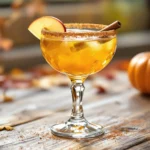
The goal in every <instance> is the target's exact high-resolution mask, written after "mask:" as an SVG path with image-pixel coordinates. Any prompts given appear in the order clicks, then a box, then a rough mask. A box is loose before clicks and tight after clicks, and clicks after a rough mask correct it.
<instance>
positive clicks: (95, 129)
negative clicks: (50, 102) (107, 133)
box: [51, 119, 104, 138]
mask: <svg viewBox="0 0 150 150" xmlns="http://www.w3.org/2000/svg"><path fill="white" fill-rule="evenodd" d="M51 132H52V134H54V135H56V136H60V137H65V138H94V137H97V136H100V135H102V134H104V131H103V127H102V126H100V125H95V124H92V123H89V122H87V121H86V120H85V119H83V120H72V119H69V120H68V121H67V122H66V123H61V124H56V125H53V126H52V127H51Z"/></svg>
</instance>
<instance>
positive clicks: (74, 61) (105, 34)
mask: <svg viewBox="0 0 150 150" xmlns="http://www.w3.org/2000/svg"><path fill="white" fill-rule="evenodd" d="M65 26H66V28H67V31H66V32H63V33H61V32H50V31H48V30H47V29H46V28H43V29H42V37H41V41H40V45H41V49H42V54H43V56H44V58H45V59H46V61H47V62H48V63H49V64H50V66H51V67H52V68H54V69H55V70H57V71H59V72H61V73H63V74H65V75H67V76H68V77H69V78H70V80H71V83H72V84H71V92H72V113H71V116H70V118H69V120H68V121H66V122H65V123H61V124H55V125H53V126H52V127H51V132H52V133H53V134H54V135H56V136H61V137H67V138H93V137H96V136H100V135H102V134H103V133H104V131H103V128H102V126H100V125H96V124H93V123H89V122H88V121H87V120H86V119H85V117H84V113H83V107H82V97H83V92H84V89H85V87H84V85H83V83H84V81H85V79H86V78H87V77H88V76H89V75H91V74H93V73H96V72H98V71H100V70H102V69H103V68H104V67H105V66H106V65H107V64H108V63H109V62H110V61H111V59H112V57H113V56H114V53H115V51H116V44H117V40H116V32H115V30H110V31H100V29H102V28H103V27H105V25H101V24H77V23H73V24H65ZM93 111H94V110H93Z"/></svg>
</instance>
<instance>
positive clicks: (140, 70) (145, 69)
mask: <svg viewBox="0 0 150 150" xmlns="http://www.w3.org/2000/svg"><path fill="white" fill-rule="evenodd" d="M128 77H129V80H130V82H131V84H132V85H133V86H134V87H135V88H136V89H138V90H139V91H141V92H142V93H146V94H150V52H143V53H139V54H137V55H136V56H134V57H133V58H132V59H131V61H130V63H129V67H128Z"/></svg>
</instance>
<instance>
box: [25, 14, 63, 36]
mask: <svg viewBox="0 0 150 150" xmlns="http://www.w3.org/2000/svg"><path fill="white" fill-rule="evenodd" d="M44 27H45V28H47V29H48V30H49V31H54V32H66V27H65V25H64V24H63V22H62V21H60V20H59V19H57V18H55V17H52V16H44V17H41V18H38V19H36V20H35V21H33V22H32V23H31V24H30V25H29V27H28V30H29V31H30V32H31V33H32V34H33V35H34V36H35V37H37V38H38V39H40V38H41V31H42V29H43V28H44Z"/></svg>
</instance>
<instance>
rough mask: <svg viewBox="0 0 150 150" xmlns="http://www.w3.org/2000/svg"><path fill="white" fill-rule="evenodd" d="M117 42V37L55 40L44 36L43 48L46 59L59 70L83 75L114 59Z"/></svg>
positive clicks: (42, 40) (95, 70)
mask: <svg viewBox="0 0 150 150" xmlns="http://www.w3.org/2000/svg"><path fill="white" fill-rule="evenodd" d="M116 43H117V41H116V37H114V38H97V39H91V38H90V40H89V39H88V38H87V39H78V40H77V39H70V38H69V39H68V38H66V39H64V40H63V39H55V40H54V39H51V38H48V37H45V36H43V37H42V39H41V49H42V53H43V56H44V58H45V59H46V61H47V62H48V63H49V64H50V65H51V66H52V67H53V68H54V69H56V70H57V71H59V72H61V73H65V74H69V75H73V76H82V75H89V74H93V73H95V72H97V71H100V70H101V69H103V68H104V67H105V66H106V65H107V64H108V63H109V62H110V60H111V59H112V57H113V55H114V53H115V50H116Z"/></svg>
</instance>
